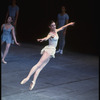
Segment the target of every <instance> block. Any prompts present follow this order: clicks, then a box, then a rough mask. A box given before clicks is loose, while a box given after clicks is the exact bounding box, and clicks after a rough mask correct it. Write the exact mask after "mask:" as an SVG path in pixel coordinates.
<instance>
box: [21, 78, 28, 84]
mask: <svg viewBox="0 0 100 100" xmlns="http://www.w3.org/2000/svg"><path fill="white" fill-rule="evenodd" d="M28 80H29V79H28V78H24V79H23V80H22V81H21V82H20V84H25V83H26V82H27V81H28Z"/></svg>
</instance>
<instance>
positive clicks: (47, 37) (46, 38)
mask: <svg viewBox="0 0 100 100" xmlns="http://www.w3.org/2000/svg"><path fill="white" fill-rule="evenodd" d="M51 37H52V36H51V35H50V34H48V35H47V36H46V37H44V38H42V39H37V41H38V42H43V41H47V40H48V39H49V38H51Z"/></svg>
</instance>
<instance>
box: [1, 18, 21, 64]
mask: <svg viewBox="0 0 100 100" xmlns="http://www.w3.org/2000/svg"><path fill="white" fill-rule="evenodd" d="M11 22H12V17H8V19H7V23H5V24H2V25H1V30H2V31H3V33H2V35H1V45H3V44H4V42H6V48H5V51H4V54H3V53H2V52H1V56H2V60H1V61H2V63H4V64H7V62H6V61H5V57H6V56H7V54H8V51H9V48H10V45H11V43H12V38H14V41H15V43H16V44H17V45H20V44H19V43H18V42H17V40H16V36H15V33H14V32H15V31H14V27H13V26H12V25H11Z"/></svg>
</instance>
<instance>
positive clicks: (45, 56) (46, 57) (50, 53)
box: [21, 21, 74, 90]
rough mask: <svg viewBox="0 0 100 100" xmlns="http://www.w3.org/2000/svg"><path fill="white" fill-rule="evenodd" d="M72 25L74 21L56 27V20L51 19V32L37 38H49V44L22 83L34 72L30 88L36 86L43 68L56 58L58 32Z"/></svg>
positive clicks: (45, 39) (44, 39) (40, 40)
mask: <svg viewBox="0 0 100 100" xmlns="http://www.w3.org/2000/svg"><path fill="white" fill-rule="evenodd" d="M70 25H74V22H71V23H68V24H66V25H64V26H62V27H61V28H59V29H56V24H55V22H54V21H51V22H50V24H49V28H50V32H49V34H48V35H47V36H46V37H44V38H42V39H37V41H38V42H43V41H47V40H49V45H47V46H45V47H44V48H43V49H42V50H41V54H42V57H41V58H40V60H39V61H38V63H37V64H36V65H34V66H33V67H32V68H31V70H30V72H29V74H28V75H27V77H26V78H24V79H23V80H22V81H21V84H25V83H26V82H27V81H28V80H29V79H30V77H31V76H32V75H33V74H34V77H33V81H32V82H31V84H30V87H29V90H32V89H33V88H34V86H35V84H36V80H37V78H38V76H39V73H40V72H41V70H42V69H43V68H44V67H45V66H46V65H47V63H48V62H49V61H50V59H51V58H52V57H53V58H55V52H56V46H57V43H58V39H59V37H58V34H57V32H59V31H61V30H63V29H65V28H66V27H68V26H70Z"/></svg>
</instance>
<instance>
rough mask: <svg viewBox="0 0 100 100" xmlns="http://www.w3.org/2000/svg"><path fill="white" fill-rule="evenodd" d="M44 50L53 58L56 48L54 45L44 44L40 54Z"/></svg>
mask: <svg viewBox="0 0 100 100" xmlns="http://www.w3.org/2000/svg"><path fill="white" fill-rule="evenodd" d="M44 51H46V52H47V53H48V54H50V55H51V57H53V58H55V52H56V48H55V47H54V46H51V45H47V46H45V47H44V48H43V49H42V50H41V54H43V53H44Z"/></svg>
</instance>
